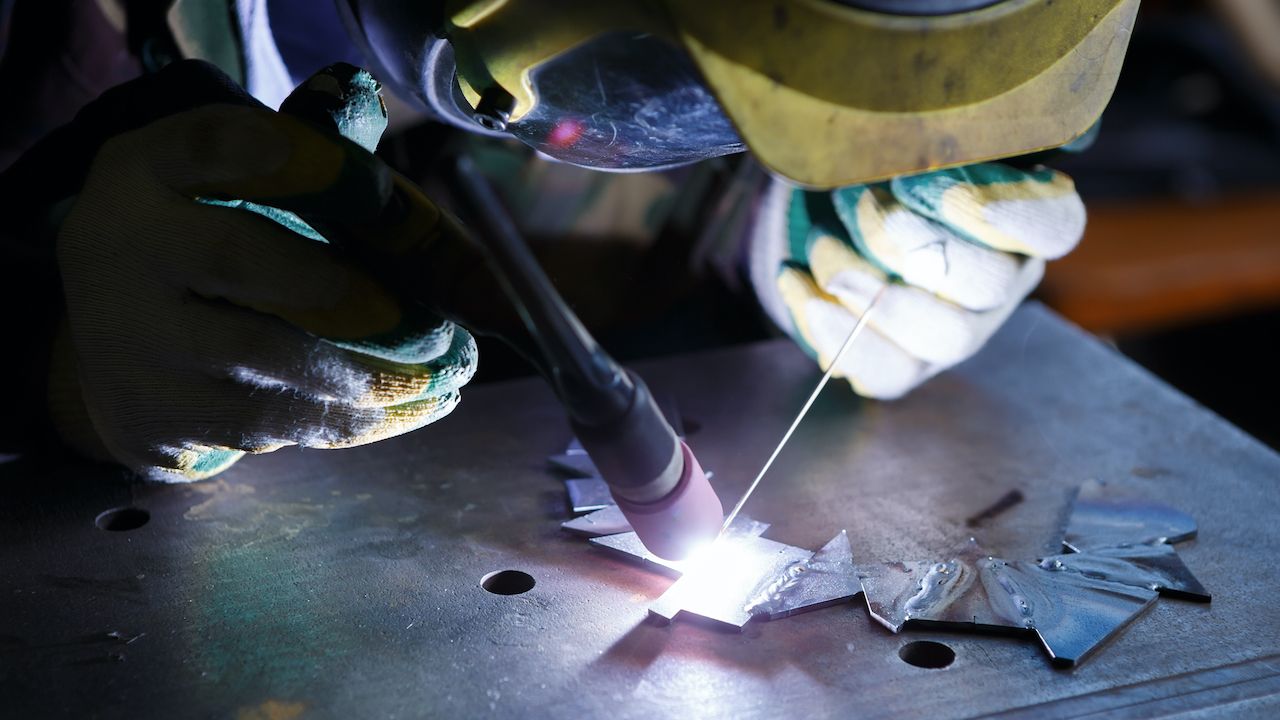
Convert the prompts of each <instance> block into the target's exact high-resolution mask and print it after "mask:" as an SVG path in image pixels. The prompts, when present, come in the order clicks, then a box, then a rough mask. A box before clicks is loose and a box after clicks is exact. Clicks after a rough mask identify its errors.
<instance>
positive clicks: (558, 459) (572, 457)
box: [547, 441, 600, 478]
mask: <svg viewBox="0 0 1280 720" xmlns="http://www.w3.org/2000/svg"><path fill="white" fill-rule="evenodd" d="M575 442H576V441H575ZM547 462H549V463H551V467H554V468H555V469H557V470H560V471H562V472H565V473H568V474H569V475H572V476H573V477H575V478H589V477H597V478H598V477H600V471H599V470H597V469H596V464H595V463H594V462H592V461H591V456H590V455H588V454H586V453H585V452H576V453H575V452H566V453H561V454H559V455H552V456H551V457H549V458H547Z"/></svg>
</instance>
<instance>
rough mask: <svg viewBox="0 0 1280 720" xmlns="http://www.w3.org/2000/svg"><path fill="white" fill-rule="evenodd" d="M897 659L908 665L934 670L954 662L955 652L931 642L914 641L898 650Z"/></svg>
mask: <svg viewBox="0 0 1280 720" xmlns="http://www.w3.org/2000/svg"><path fill="white" fill-rule="evenodd" d="M898 657H900V658H902V662H904V663H906V664H908V665H915V666H916V667H919V668H928V669H930V670H936V669H938V668H944V667H946V666H948V665H950V664H951V663H953V662H955V659H956V651H955V650H952V649H951V648H949V647H947V646H946V645H943V644H942V643H940V642H933V641H932V640H916V641H915V642H909V643H907V644H906V645H903V646H902V647H901V648H900V649H899V650H898Z"/></svg>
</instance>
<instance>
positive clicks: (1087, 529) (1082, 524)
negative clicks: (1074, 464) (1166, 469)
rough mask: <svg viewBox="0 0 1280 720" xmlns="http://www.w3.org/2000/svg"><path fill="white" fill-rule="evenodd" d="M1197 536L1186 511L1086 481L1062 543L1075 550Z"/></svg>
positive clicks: (1166, 541)
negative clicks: (1132, 496) (1135, 497)
mask: <svg viewBox="0 0 1280 720" xmlns="http://www.w3.org/2000/svg"><path fill="white" fill-rule="evenodd" d="M1195 536H1196V521H1195V520H1194V519H1193V518H1192V517H1191V516H1190V515H1188V514H1186V513H1184V512H1181V511H1179V510H1175V509H1173V508H1171V507H1167V506H1164V505H1159V504H1156V503H1152V502H1149V501H1146V500H1137V499H1133V498H1130V497H1126V496H1124V495H1121V494H1120V493H1117V492H1116V490H1115V488H1114V486H1111V485H1104V484H1102V483H1100V482H1098V481H1097V480H1089V481H1088V482H1086V483H1085V484H1084V485H1082V486H1081V487H1080V492H1079V494H1077V495H1076V501H1075V506H1074V507H1073V508H1072V510H1071V519H1070V520H1068V521H1067V529H1066V532H1065V534H1064V536H1063V539H1062V544H1063V545H1065V546H1067V547H1068V548H1069V549H1071V550H1074V551H1076V552H1084V551H1086V550H1091V549H1093V548H1101V547H1115V546H1117V545H1141V544H1148V543H1179V542H1182V541H1183V540H1190V539H1192V538H1194V537H1195Z"/></svg>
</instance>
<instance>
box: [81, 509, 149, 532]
mask: <svg viewBox="0 0 1280 720" xmlns="http://www.w3.org/2000/svg"><path fill="white" fill-rule="evenodd" d="M150 519H151V513H149V512H147V511H146V510H143V509H142V508H136V507H118V508H113V509H111V510H107V511H106V512H102V513H99V514H98V517H96V518H94V520H93V524H94V525H97V526H98V527H99V528H100V529H102V530H110V531H112V532H123V531H125V530H137V529H138V528H140V527H142V526H143V525H146V524H147V521H148V520H150Z"/></svg>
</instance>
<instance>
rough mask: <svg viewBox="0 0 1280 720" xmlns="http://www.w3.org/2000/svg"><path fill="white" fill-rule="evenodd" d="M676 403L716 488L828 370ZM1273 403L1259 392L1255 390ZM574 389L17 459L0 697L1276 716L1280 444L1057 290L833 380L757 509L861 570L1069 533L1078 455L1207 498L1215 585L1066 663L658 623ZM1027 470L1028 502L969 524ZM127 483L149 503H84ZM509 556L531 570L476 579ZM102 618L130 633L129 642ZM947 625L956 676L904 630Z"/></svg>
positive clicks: (723, 374) (838, 631)
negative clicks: (584, 512) (109, 523)
mask: <svg viewBox="0 0 1280 720" xmlns="http://www.w3.org/2000/svg"><path fill="white" fill-rule="evenodd" d="M638 369H639V370H640V371H641V372H642V374H643V375H644V376H645V377H646V378H647V379H648V381H649V383H650V385H651V386H652V387H653V388H655V390H657V391H658V392H660V393H662V392H667V393H672V394H674V395H675V396H676V398H677V401H678V404H679V407H680V410H681V414H682V415H683V417H684V418H685V419H686V420H687V421H688V424H689V425H690V426H691V427H696V428H697V429H696V432H693V433H692V435H691V436H690V443H691V445H692V446H693V447H694V449H695V451H696V452H697V453H698V456H699V458H700V459H701V460H702V463H703V465H704V466H705V467H707V468H709V469H711V470H713V471H714V472H715V480H714V483H715V485H716V486H717V488H718V490H719V491H720V493H721V495H722V497H724V498H725V499H726V501H727V502H732V500H733V499H736V497H737V494H738V493H740V492H741V490H742V489H743V488H744V487H745V486H746V484H747V482H749V480H750V479H751V477H752V476H753V474H754V472H755V470H757V469H758V467H759V466H760V464H761V463H762V461H763V460H764V458H765V457H766V456H767V454H768V453H769V452H770V450H771V449H772V447H773V445H774V443H775V442H776V441H777V439H778V438H779V437H780V436H781V433H782V432H783V430H784V429H785V427H786V424H787V423H788V421H789V420H790V419H791V418H792V417H793V415H794V413H795V412H796V410H797V408H798V407H799V405H800V404H801V402H802V401H803V400H804V397H805V395H806V394H807V392H808V391H809V390H810V389H811V388H812V387H813V384H814V382H815V380H816V378H817V375H818V373H817V370H816V368H814V367H813V365H812V363H811V361H810V360H809V359H807V358H806V357H804V356H803V355H802V353H801V352H800V351H799V350H797V349H796V348H794V347H792V346H790V345H789V344H787V343H786V342H782V341H778V342H770V343H763V344H757V345H748V346H741V347H732V348H726V349H722V350H716V351H712V352H707V353H703V354H697V355H689V356H684V357H675V358H668V359H663V360H659V361H655V362H651V363H648V364H641V365H639V366H638ZM1277 399H1278V398H1276V397H1274V396H1271V397H1270V398H1267V397H1264V396H1263V395H1260V396H1259V398H1258V400H1259V402H1274V401H1275V400H1277ZM568 439H569V431H568V427H567V424H566V422H565V419H564V415H563V412H562V410H561V409H560V408H559V406H558V405H557V404H556V402H555V401H554V399H553V397H552V395H551V394H550V392H549V391H548V390H547V388H546V387H545V386H544V385H543V384H542V383H541V382H540V381H539V380H537V379H529V380H520V381H513V382H507V383H500V384H493V385H487V386H484V387H477V388H474V389H471V390H468V391H465V392H464V400H463V403H462V404H461V406H460V407H459V409H458V410H457V411H456V412H455V413H454V414H453V415H452V416H450V417H448V418H446V419H445V420H443V421H441V422H440V423H438V425H436V426H435V427H432V428H429V429H427V430H426V431H424V432H419V433H414V434H411V435H409V436H406V437H402V438H398V439H395V440H391V441H387V442H383V443H379V444H376V445H372V446H368V447H363V448H357V449H351V450H343V451H298V450H296V449H288V450H282V451H280V452H277V453H274V454H272V455H267V456H262V457H252V458H247V459H246V460H244V461H242V462H241V463H240V464H238V465H237V466H236V467H234V468H233V469H232V470H231V471H229V472H227V473H225V474H224V475H223V476H221V477H219V478H217V479H216V480H214V481H209V482H204V483H199V484H192V485H185V486H160V485H146V484H140V483H137V482H133V481H130V480H129V479H128V478H127V477H126V476H125V475H124V474H123V473H122V472H121V471H119V470H112V469H109V468H103V467H86V466H84V465H80V464H65V465H53V464H50V463H48V462H36V461H32V460H19V461H16V462H8V463H5V464H3V465H0V493H3V496H2V497H3V500H0V541H2V543H0V571H3V577H4V588H3V590H2V591H0V657H2V658H3V662H2V663H0V715H3V716H6V717H40V716H66V717H95V716H96V717H124V716H133V715H145V716H163V717H239V718H268V717H270V718H292V717H307V718H328V717H387V718H392V717H394V718H408V717H475V716H519V717H536V716H553V717H599V716H607V717H610V718H614V719H621V718H631V717H636V718H639V717H644V718H650V717H726V718H727V717H762V718H765V717H768V718H772V717H790V716H799V717H834V716H839V717H858V716H865V717H936V718H944V717H960V716H971V715H977V714H987V713H996V712H1001V711H1013V712H1014V714H1018V713H1023V714H1026V715H1029V716H1034V717H1059V716H1073V715H1080V714H1087V713H1093V712H1100V711H1109V712H1111V713H1114V714H1117V715H1120V716H1126V717H1128V716H1141V717H1146V716H1151V715H1158V714H1162V713H1170V712H1174V711H1179V712H1186V713H1189V714H1190V716H1201V715H1213V714H1217V713H1223V714H1230V715H1232V716H1238V715H1242V714H1243V715H1253V716H1258V717H1264V716H1274V715H1275V713H1276V712H1277V710H1278V709H1280V702H1277V701H1278V699H1280V658H1278V657H1277V654H1278V653H1280V637H1278V636H1280V603H1278V602H1277V599H1276V598H1275V596H1274V593H1275V592H1276V590H1277V582H1276V580H1277V573H1276V571H1275V568H1274V563H1275V561H1274V559H1273V556H1274V552H1275V549H1276V538H1277V535H1278V533H1280V531H1277V529H1276V522H1277V517H1280V495H1278V494H1277V493H1276V483H1277V480H1278V479H1280V456H1277V455H1276V454H1275V453H1274V452H1272V451H1271V450H1269V449H1267V448H1266V447H1265V446H1263V445H1262V444H1260V443H1259V442H1257V441H1255V440H1254V439H1252V438H1250V437H1249V436H1247V435H1245V434H1244V433H1242V432H1241V431H1239V430H1237V429H1236V428H1234V427H1232V426H1231V425H1229V424H1228V423H1226V422H1225V421H1223V420H1222V419H1220V418H1218V417H1217V416H1215V415H1213V414H1212V413H1210V412H1208V411H1207V410H1205V409H1203V408H1201V407H1200V406H1198V405H1196V404H1195V403H1194V402H1192V401H1191V400H1189V399H1187V398H1186V397H1184V396H1182V395H1180V394H1179V393H1177V392H1176V391H1174V390H1172V389H1171V388H1169V387H1168V386H1166V385H1164V384H1163V383H1161V382H1160V381H1158V380H1157V379H1155V378H1153V377H1152V376H1151V375H1149V374H1148V373H1146V372H1145V371H1144V370H1142V369H1140V368H1138V367H1137V366H1135V365H1133V364H1132V363H1130V362H1128V361H1127V360H1125V359H1124V358H1122V357H1121V356H1119V355H1118V354H1117V353H1116V352H1114V351H1113V350H1111V349H1110V348H1108V347H1106V346H1105V345H1104V344H1102V343H1100V342H1098V341H1096V340H1094V339H1092V338H1090V337H1089V336H1087V335H1085V334H1084V333H1082V332H1081V331H1079V330H1077V329H1075V328H1073V327H1071V326H1068V325H1067V324H1066V323H1064V322H1063V321H1062V320H1060V319H1058V318H1057V317H1056V316H1055V315H1053V314H1052V313H1051V312H1049V311H1048V310H1046V309H1044V308H1043V307H1040V306H1038V305H1034V304H1030V305H1027V306H1025V307H1023V308H1022V309H1021V310H1020V311H1019V312H1018V313H1017V314H1016V315H1015V316H1014V317H1013V319H1012V320H1011V321H1010V322H1009V323H1008V325H1007V326H1006V327H1004V328H1003V329H1002V330H1001V332H1000V333H999V334H998V335H997V336H996V337H995V338H994V339H993V340H992V342H990V343H989V344H988V346H987V347H986V348H985V349H984V350H983V351H982V352H981V353H980V354H979V355H978V356H977V357H975V358H974V359H972V360H970V361H969V362H966V363H964V364H963V365H961V366H960V367H958V368H956V369H955V370H953V371H951V372H948V373H945V374H943V375H941V376H939V377H938V378H936V379H935V380H933V381H932V382H930V383H929V384H928V385H926V386H924V387H923V388H921V389H920V390H918V391H917V392H915V393H914V394H912V395H911V396H909V397H908V398H906V399H904V400H901V401H897V402H892V403H879V402H871V401H865V400H860V399H858V398H857V397H855V396H854V395H853V394H852V393H850V392H849V391H848V388H847V387H845V386H843V383H833V384H832V385H831V386H830V387H829V388H828V389H827V391H826V392H825V393H824V394H823V396H822V397H821V398H820V399H819V401H818V403H817V404H816V405H815V406H814V409H813V412H812V414H811V415H810V417H809V419H808V420H807V421H806V423H805V424H804V425H803V426H802V427H801V428H800V430H799V431H798V432H797V434H796V436H795V438H794V439H793V441H792V443H791V445H790V446H789V447H788V449H787V450H786V451H785V452H784V453H783V455H782V456H781V457H780V458H779V460H778V463H777V465H775V467H774V469H773V471H772V476H771V477H770V478H768V479H767V480H766V482H765V483H764V484H763V485H762V486H761V489H760V491H759V492H758V494H757V495H756V496H755V497H754V498H753V499H752V501H751V503H750V504H749V505H748V507H747V509H746V512H747V513H749V514H750V515H752V516H753V517H756V518H757V519H760V520H765V521H768V522H771V523H772V524H773V527H772V529H771V530H770V531H769V532H768V534H767V535H768V537H771V538H774V539H777V540H780V541H783V542H787V543H790V544H793V545H799V546H803V547H808V548H811V549H817V548H818V547H820V546H821V545H822V544H823V543H824V542H825V541H826V540H828V539H829V538H830V537H831V536H832V535H833V534H835V533H836V532H837V531H838V530H839V529H841V528H847V529H848V531H849V534H850V539H851V540H852V543H853V549H854V553H855V555H856V558H857V560H858V561H859V562H871V561H877V560H907V559H925V558H929V557H933V556H940V555H942V554H945V553H946V552H947V551H948V549H949V548H952V547H954V546H955V545H957V544H958V543H960V542H962V541H964V540H965V539H966V538H968V537H969V536H970V535H975V534H976V535H977V536H978V538H979V539H980V540H981V541H982V542H983V543H984V544H985V545H986V546H987V547H988V548H990V549H991V550H992V551H993V552H998V553H1000V554H1002V555H1003V556H1005V557H1027V558H1030V557H1034V556H1036V555H1038V554H1043V553H1046V552H1050V551H1054V550H1057V540H1058V537H1059V536H1058V535H1057V531H1056V528H1057V527H1058V525H1059V524H1060V522H1061V521H1062V519H1063V517H1064V516H1065V512H1066V510H1067V507H1068V504H1069V501H1070V498H1071V496H1072V492H1073V489H1074V488H1075V487H1076V486H1077V485H1078V484H1079V483H1081V482H1083V481H1084V480H1086V479H1088V478H1098V479H1101V480H1105V481H1109V482H1113V483H1118V484H1120V485H1121V486H1122V487H1124V488H1125V489H1128V490H1131V491H1132V492H1134V493H1135V494H1139V495H1143V496H1146V497H1150V498H1153V499H1159V500H1162V501H1164V502H1166V503H1168V504H1170V505H1173V506H1175V507H1178V508H1181V509H1184V510H1187V511H1189V512H1191V513H1192V514H1193V515H1194V516H1195V518H1196V519H1197V520H1198V521H1199V524H1200V536H1199V538H1198V539H1196V540H1195V541H1193V542H1190V543H1186V544H1182V545H1180V546H1179V552H1180V553H1181V554H1182V556H1183V558H1184V559H1185V560H1186V562H1187V564H1188V565H1189V566H1190V567H1191V569H1192V570H1193V571H1194V572H1195V573H1196V575H1197V576H1198V577H1199V578H1200V579H1201V580H1202V581H1203V583H1204V585H1205V586H1206V587H1207V588H1209V590H1210V591H1211V592H1212V593H1213V595H1214V600H1213V602H1212V604H1210V605H1201V604H1195V603H1189V602H1179V601H1175V600H1170V599H1161V600H1160V601H1159V602H1157V603H1156V604H1155V606H1154V607H1152V608H1151V609H1150V610H1149V611H1148V612H1147V613H1145V614H1144V615H1142V616H1140V617H1139V618H1138V619H1137V620H1136V621H1134V622H1133V623H1132V624H1131V625H1130V626H1128V628H1127V629H1126V630H1124V631H1123V632H1122V633H1121V634H1120V635H1119V636H1118V637H1117V638H1115V639H1114V640H1112V641H1111V642H1109V643H1108V644H1107V645H1106V646H1105V647H1104V648H1102V649H1101V650H1100V651H1099V652H1098V654H1096V655H1095V656H1094V657H1093V658H1092V659H1091V660H1089V661H1088V662H1087V663H1085V664H1083V665H1082V666H1081V667H1079V668H1077V669H1075V670H1070V671H1064V670H1058V669H1054V668H1053V667H1051V665H1050V664H1049V662H1048V661H1047V660H1046V658H1045V657H1044V655H1043V653H1042V652H1041V649H1040V648H1039V647H1038V646H1037V645H1036V644H1035V643H1034V642H1032V641H1029V640H1022V639H1019V638H1012V637H1002V636H973V635H964V634H957V633H945V632H923V631H916V632H907V633H904V634H903V635H893V634H891V633H889V632H888V631H887V630H885V629H884V628H882V627H880V626H878V625H876V624H874V623H872V622H871V621H870V619H869V617H868V615H867V611H866V608H865V606H864V605H863V604H862V602H861V600H860V599H859V600H858V601H857V602H854V603H850V604H847V605H840V606H836V607H831V608H826V609H822V610H817V611H814V612H810V613H806V614H802V615H798V616H795V617H791V618H787V619H782V620H777V621H774V622H767V623H752V624H750V625H748V626H747V629H746V631H745V632H744V633H742V634H736V633H732V632H725V631H722V630H718V629H715V628H711V627H705V626H702V625H698V624H695V623H682V622H677V623H675V624H674V625H672V626H669V627H659V626H655V625H652V624H648V623H645V622H643V621H644V618H645V614H646V606H647V605H648V604H649V603H650V601H652V600H653V599H654V598H656V597H657V596H658V595H659V594H660V593H661V592H662V591H663V589H664V588H665V587H666V586H667V585H668V584H669V583H670V582H671V580H670V579H668V578H663V577H660V576H658V575H655V574H652V573H649V572H646V571H645V570H643V569H641V568H638V567H635V566H633V565H631V564H628V563H626V562H624V561H622V560H620V559H616V558H615V557H612V556H610V555H608V554H607V553H605V552H603V551H601V550H600V549H598V548H593V547H591V546H589V545H588V543H586V542H584V541H583V540H581V539H580V538H576V537H572V536H569V535H568V534H566V533H563V532H562V531H561V530H560V529H559V523H560V521H561V520H563V519H564V518H566V517H567V512H568V510H567V507H566V497H565V491H564V489H563V486H562V484H561V483H560V482H559V480H558V479H557V478H556V476H555V475H554V474H553V473H551V472H550V471H549V470H548V468H547V465H546V457H547V456H548V455H549V454H551V453H554V452H557V451H559V450H561V449H563V447H564V445H565V443H566V441H567V440H568ZM1012 489H1017V490H1019V491H1020V492H1021V493H1022V494H1023V496H1024V497H1025V500H1024V501H1023V502H1021V503H1019V504H1017V505H1015V506H1013V507H1010V508H1008V509H1007V510H1006V511H1005V512H1003V513H1001V514H999V515H997V516H995V517H993V518H990V519H989V520H987V521H986V522H985V523H983V524H982V526H981V527H979V528H977V529H974V528H971V527H968V526H967V525H966V523H965V519H966V518H969V517H971V516H974V515H975V514H976V513H979V512H980V511H981V510H982V509H983V508H984V507H987V506H989V505H991V504H992V503H993V502H995V501H996V500H998V499H999V498H1000V497H1002V496H1004V495H1005V494H1006V493H1008V492H1009V491H1010V490H1012ZM122 505H135V506H138V507H141V508H144V509H146V510H148V511H149V512H150V515H151V517H150V522H148V523H147V524H146V525H144V526H142V527H140V528H138V529H136V530H132V531H128V532H106V531H103V530H100V529H98V528H97V527H95V524H94V518H95V516H96V515H97V514H98V513H99V512H101V511H104V510H106V509H108V508H113V507H118V506H122ZM509 568H510V569H519V570H523V571H525V572H528V573H530V574H531V575H533V577H534V578H535V579H536V581H537V585H536V586H535V587H534V588H533V589H532V590H531V591H529V592H527V593H524V594H520V595H510V596H503V595H495V594H490V593H488V592H486V591H485V590H484V589H482V588H481V587H480V579H481V577H482V576H483V575H485V574H486V573H488V572H490V571H494V570H502V569H509ZM113 633H114V635H113ZM917 639H933V640H938V641H941V642H944V643H946V644H947V645H949V646H950V647H951V648H953V649H954V650H955V652H956V660H955V661H954V663H953V664H952V665H951V666H950V667H947V668H945V669H941V670H929V669H922V668H917V667H913V666H911V665H908V664H906V663H905V662H903V661H902V660H900V659H899V656H898V649H899V648H900V647H901V646H902V645H903V644H905V643H907V642H909V641H912V640H917Z"/></svg>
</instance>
